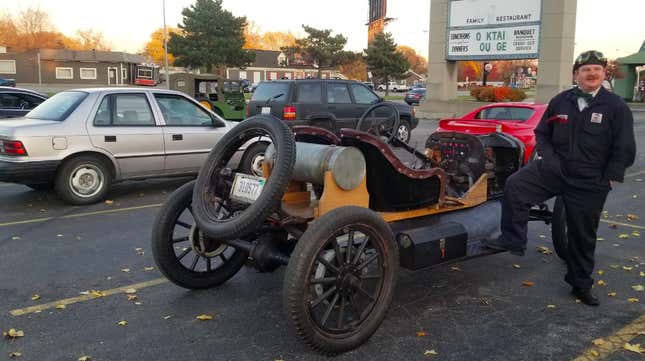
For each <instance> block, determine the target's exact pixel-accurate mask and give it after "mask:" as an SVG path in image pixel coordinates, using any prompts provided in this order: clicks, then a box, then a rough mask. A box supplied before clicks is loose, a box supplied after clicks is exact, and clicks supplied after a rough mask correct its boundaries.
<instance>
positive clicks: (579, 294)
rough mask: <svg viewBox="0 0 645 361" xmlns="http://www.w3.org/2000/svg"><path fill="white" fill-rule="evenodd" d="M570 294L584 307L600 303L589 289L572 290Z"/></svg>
mask: <svg viewBox="0 0 645 361" xmlns="http://www.w3.org/2000/svg"><path fill="white" fill-rule="evenodd" d="M571 293H572V294H573V296H574V297H575V298H577V299H579V300H580V302H582V303H584V304H585V305H589V306H598V305H600V301H599V300H598V298H597V297H596V296H594V295H593V293H591V289H586V290H583V289H580V288H574V289H573V290H572V291H571Z"/></svg>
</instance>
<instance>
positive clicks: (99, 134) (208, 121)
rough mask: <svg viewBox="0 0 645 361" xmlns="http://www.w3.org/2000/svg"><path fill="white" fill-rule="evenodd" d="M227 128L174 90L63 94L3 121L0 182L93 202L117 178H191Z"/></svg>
mask: <svg viewBox="0 0 645 361" xmlns="http://www.w3.org/2000/svg"><path fill="white" fill-rule="evenodd" d="M231 127H232V125H231V124H229V123H228V122H227V121H225V120H223V119H221V118H220V117H218V116H217V115H215V114H214V113H212V112H210V111H208V110H207V109H205V108H204V107H202V106H201V105H200V104H198V103H197V102H196V101H194V100H193V99H191V98H189V97H187V96H186V95H184V94H183V93H179V92H175V91H168V90H161V89H141V88H97V89H79V90H69V91H64V92H61V93H58V94H56V95H54V96H53V97H51V98H49V99H48V100H46V101H45V102H43V103H42V104H41V105H40V106H38V107H37V108H35V109H34V110H32V111H31V112H29V113H28V114H27V115H26V116H25V117H23V118H14V119H12V120H2V121H0V181H2V182H13V183H21V184H25V185H27V186H30V187H31V188H34V189H49V188H54V189H55V190H56V192H57V193H58V194H59V195H60V197H61V198H62V199H63V200H65V201H67V202H69V203H72V204H89V203H94V202H97V201H99V200H101V199H103V198H104V196H105V194H106V193H107V192H108V190H109V188H110V185H111V184H112V183H114V182H117V181H122V180H126V179H137V178H150V177H166V176H177V175H191V174H196V173H197V172H198V171H199V168H200V167H201V165H202V163H203V162H204V160H205V159H206V156H207V155H208V152H209V151H210V149H211V148H212V147H213V145H214V144H215V143H216V142H217V141H218V140H219V139H220V138H221V137H222V135H224V134H225V133H226V132H227V131H228V130H229V129H230V128H231Z"/></svg>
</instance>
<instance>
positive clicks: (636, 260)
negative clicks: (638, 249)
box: [629, 256, 640, 262]
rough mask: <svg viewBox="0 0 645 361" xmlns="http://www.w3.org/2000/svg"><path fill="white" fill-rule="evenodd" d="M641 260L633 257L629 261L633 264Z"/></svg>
mask: <svg viewBox="0 0 645 361" xmlns="http://www.w3.org/2000/svg"><path fill="white" fill-rule="evenodd" d="M639 259H640V257H639V256H634V257H631V258H630V259H629V260H630V261H632V262H638V260H639Z"/></svg>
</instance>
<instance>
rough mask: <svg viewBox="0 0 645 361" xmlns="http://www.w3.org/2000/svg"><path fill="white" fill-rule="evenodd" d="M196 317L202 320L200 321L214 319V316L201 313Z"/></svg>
mask: <svg viewBox="0 0 645 361" xmlns="http://www.w3.org/2000/svg"><path fill="white" fill-rule="evenodd" d="M195 318H196V319H198V320H200V321H208V320H212V319H213V316H211V315H199V316H197V317H195Z"/></svg>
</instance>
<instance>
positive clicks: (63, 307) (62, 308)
mask: <svg viewBox="0 0 645 361" xmlns="http://www.w3.org/2000/svg"><path fill="white" fill-rule="evenodd" d="M66 307H67V306H65V305H64V304H62V303H61V304H60V305H56V309H57V310H64V309H65V308H66Z"/></svg>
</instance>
